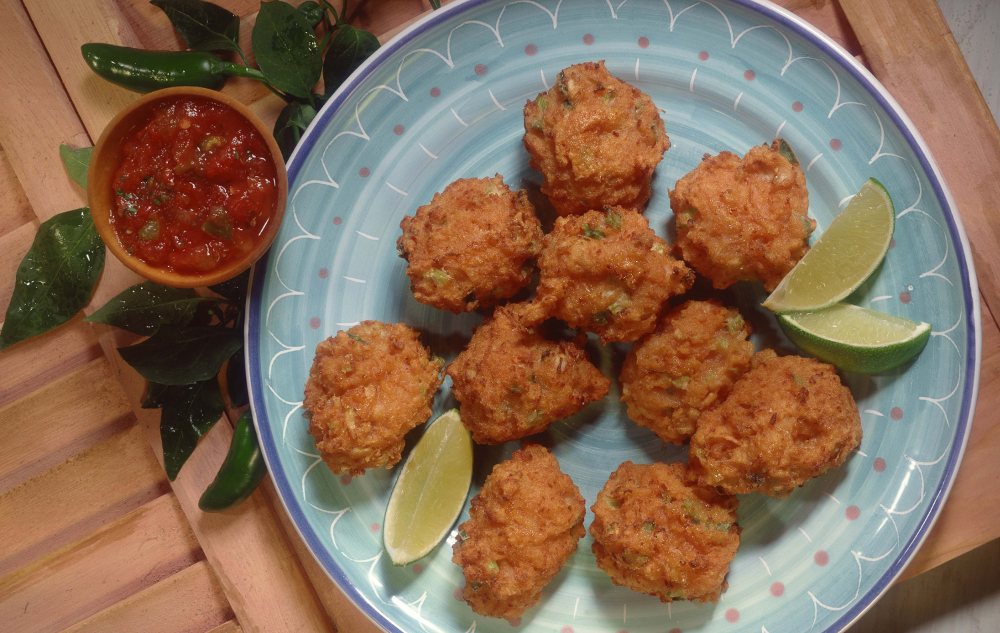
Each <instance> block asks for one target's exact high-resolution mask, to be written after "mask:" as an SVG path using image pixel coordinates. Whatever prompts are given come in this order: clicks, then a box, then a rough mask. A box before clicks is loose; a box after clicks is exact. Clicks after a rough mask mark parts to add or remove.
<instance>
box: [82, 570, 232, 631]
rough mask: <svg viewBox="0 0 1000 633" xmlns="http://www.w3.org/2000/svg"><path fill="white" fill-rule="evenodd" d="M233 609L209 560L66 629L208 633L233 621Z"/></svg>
mask: <svg viewBox="0 0 1000 633" xmlns="http://www.w3.org/2000/svg"><path fill="white" fill-rule="evenodd" d="M232 617H233V612H232V610H231V609H230V608H229V604H228V603H227V602H226V596H225V594H224V593H223V592H222V587H221V586H220V585H219V581H218V580H217V579H216V578H215V574H214V573H212V569H211V567H209V566H208V563H206V562H204V561H201V562H198V563H195V564H194V565H191V566H190V567H188V568H187V569H184V570H182V571H180V572H178V573H176V574H174V575H173V576H170V577H169V578H167V579H165V580H161V581H160V582H158V583H156V584H155V585H153V586H152V587H150V588H148V589H144V590H143V591H140V592H139V593H137V594H135V595H133V596H130V597H128V598H126V599H125V600H122V601H121V602H119V603H118V604H115V605H113V606H111V607H108V608H107V609H105V610H104V611H101V612H100V613H95V614H94V615H92V616H90V617H89V618H87V619H86V620H83V621H82V622H79V623H77V624H75V625H74V626H71V627H70V628H68V629H66V631H65V632H64V633H105V632H106V631H142V633H204V632H205V631H208V630H210V629H212V630H218V627H221V626H226V625H228V624H230V623H231V622H232V620H231V618H232Z"/></svg>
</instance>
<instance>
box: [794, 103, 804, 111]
mask: <svg viewBox="0 0 1000 633" xmlns="http://www.w3.org/2000/svg"><path fill="white" fill-rule="evenodd" d="M792 110H793V111H795V112H802V102H801V101H796V102H795V103H793V104H792Z"/></svg>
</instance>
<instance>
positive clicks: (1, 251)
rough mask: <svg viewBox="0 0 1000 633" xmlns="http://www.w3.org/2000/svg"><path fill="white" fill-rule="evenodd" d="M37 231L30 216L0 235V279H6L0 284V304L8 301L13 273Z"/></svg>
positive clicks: (15, 271) (6, 303)
mask: <svg viewBox="0 0 1000 633" xmlns="http://www.w3.org/2000/svg"><path fill="white" fill-rule="evenodd" d="M37 231H38V223H37V222H35V221H34V217H32V218H31V221H29V222H25V223H24V224H22V225H21V226H19V227H17V228H16V229H13V230H11V231H8V232H7V233H5V234H3V235H0V279H5V280H8V282H7V283H5V284H3V285H2V286H0V306H4V307H6V306H7V305H8V304H9V303H10V296H11V294H12V293H13V292H14V275H15V274H17V267H18V266H19V265H20V264H21V260H22V259H24V256H25V254H26V253H27V252H28V249H29V248H31V242H32V241H33V240H34V239H35V232H37Z"/></svg>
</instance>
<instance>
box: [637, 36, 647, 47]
mask: <svg viewBox="0 0 1000 633" xmlns="http://www.w3.org/2000/svg"><path fill="white" fill-rule="evenodd" d="M639 48H649V38H648V37H646V36H645V35H644V36H642V37H640V38H639Z"/></svg>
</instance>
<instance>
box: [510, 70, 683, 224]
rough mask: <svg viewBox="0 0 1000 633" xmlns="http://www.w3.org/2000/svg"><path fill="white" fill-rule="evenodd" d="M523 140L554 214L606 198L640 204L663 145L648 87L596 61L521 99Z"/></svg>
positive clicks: (604, 201)
mask: <svg viewBox="0 0 1000 633" xmlns="http://www.w3.org/2000/svg"><path fill="white" fill-rule="evenodd" d="M524 131H525V134H524V147H525V149H527V150H528V153H529V154H530V155H531V158H530V165H531V166H532V167H533V168H535V169H537V170H538V171H540V172H542V175H543V176H545V184H544V185H542V192H543V193H545V194H547V195H548V196H549V199H550V200H551V201H552V204H553V206H554V207H555V208H556V211H558V212H559V214H560V215H569V214H573V213H583V212H585V211H587V210H589V209H600V208H603V207H604V206H606V205H612V206H613V205H620V206H623V207H628V208H632V209H636V210H638V211H640V212H641V211H642V209H643V208H645V206H646V201H647V200H649V196H650V193H651V187H650V181H651V180H652V177H653V170H654V169H656V166H657V165H658V164H659V162H660V161H661V160H662V159H663V153H664V152H666V151H667V149H669V148H670V139H668V138H667V134H666V131H665V130H664V127H663V120H662V119H660V115H659V112H658V111H657V109H656V106H655V105H654V104H653V100H652V99H650V98H649V95H647V94H645V93H644V92H642V91H641V90H639V89H638V88H635V87H633V86H630V85H629V84H627V83H625V82H624V81H621V80H619V79H616V78H615V77H613V76H612V75H611V73H609V72H608V70H607V69H606V68H605V67H604V62H603V61H602V62H597V63H594V62H587V63H585V64H577V65H575V66H570V67H569V68H567V69H565V70H563V71H562V72H560V73H559V76H558V77H557V78H556V85H555V86H553V87H552V89H551V90H549V91H548V92H547V93H542V94H540V95H538V97H537V98H536V99H535V100H534V101H529V102H528V103H527V104H526V105H525V106H524Z"/></svg>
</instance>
